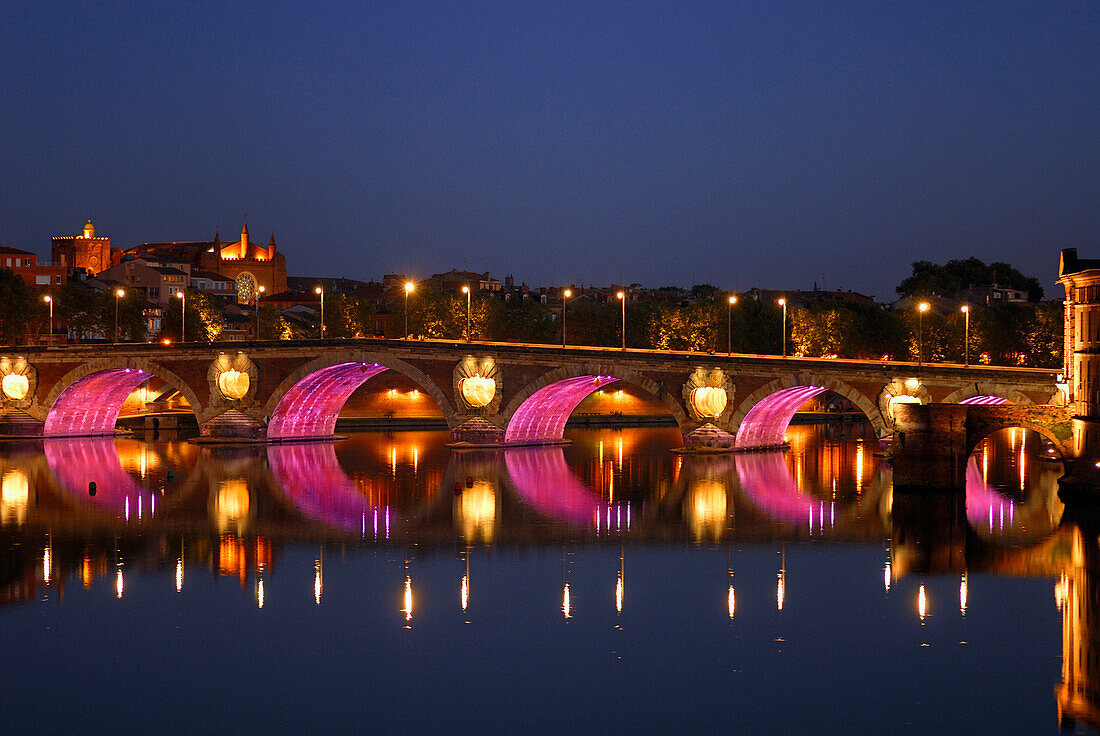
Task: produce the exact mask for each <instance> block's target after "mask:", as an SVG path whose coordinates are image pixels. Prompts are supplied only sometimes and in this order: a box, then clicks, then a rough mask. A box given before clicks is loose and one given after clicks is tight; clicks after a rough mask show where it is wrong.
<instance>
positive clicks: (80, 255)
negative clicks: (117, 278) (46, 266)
mask: <svg viewBox="0 0 1100 736" xmlns="http://www.w3.org/2000/svg"><path fill="white" fill-rule="evenodd" d="M112 257H113V256H112V253H111V239H110V238H108V237H103V236H97V235H96V233H95V225H93V224H92V221H91V220H88V222H87V224H86V225H84V234H83V235H64V236H60V237H56V238H52V239H51V244H50V260H51V261H52V262H53V265H54V266H62V267H67V268H79V269H83V270H85V271H87V272H88V273H90V274H92V275H95V274H98V273H100V272H101V271H105V270H107V269H108V268H110V267H111V265H112V263H114V261H112Z"/></svg>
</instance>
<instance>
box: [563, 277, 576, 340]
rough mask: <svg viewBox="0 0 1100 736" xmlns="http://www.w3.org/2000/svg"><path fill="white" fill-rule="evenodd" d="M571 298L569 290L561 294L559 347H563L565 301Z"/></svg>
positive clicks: (571, 293)
mask: <svg viewBox="0 0 1100 736" xmlns="http://www.w3.org/2000/svg"><path fill="white" fill-rule="evenodd" d="M571 296H573V292H572V290H570V289H566V290H564V291H563V292H562V293H561V346H562V347H563V348H564V347H565V301H566V299H568V298H569V297H571Z"/></svg>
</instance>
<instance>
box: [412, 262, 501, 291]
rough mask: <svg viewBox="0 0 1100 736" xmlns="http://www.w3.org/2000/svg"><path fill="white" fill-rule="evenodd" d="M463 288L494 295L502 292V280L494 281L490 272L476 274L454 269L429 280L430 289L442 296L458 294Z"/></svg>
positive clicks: (435, 275)
mask: <svg viewBox="0 0 1100 736" xmlns="http://www.w3.org/2000/svg"><path fill="white" fill-rule="evenodd" d="M463 286H469V287H470V289H471V290H472V291H488V292H489V293H493V292H497V291H500V290H501V287H502V284H501V283H500V279H494V278H493V277H492V276H490V275H489V272H488V271H486V272H485V273H476V272H474V271H458V270H455V269H453V268H452V269H451V270H450V271H448V272H447V273H437V274H434V275H432V276H431V277H429V278H428V288H429V289H431V290H432V291H438V292H440V293H442V294H457V293H459V292H461V291H462V287H463Z"/></svg>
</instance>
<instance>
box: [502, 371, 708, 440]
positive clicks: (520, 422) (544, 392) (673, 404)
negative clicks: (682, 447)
mask: <svg viewBox="0 0 1100 736" xmlns="http://www.w3.org/2000/svg"><path fill="white" fill-rule="evenodd" d="M620 380H621V381H626V382H627V383H631V384H634V385H635V386H639V387H640V388H642V389H643V390H645V391H647V392H648V393H650V394H651V395H653V396H655V397H657V398H659V399H660V400H661V401H662V402H664V404H665V405H666V406H667V407H668V409H669V412H670V413H671V414H672V416H673V417H675V419H676V423H677V424H678V425H679V426H680V428H681V430H684V429H685V427H687V425H689V424H690V420H689V419H688V416H687V414H686V413H685V412H684V409H683V407H682V406H680V404H679V403H678V402H677V401H676V399H675V398H674V397H672V396H670V395H669V394H668V392H666V391H664V390H663V389H662V388H661V387H660V386H659V385H658V384H657V383H656V382H655V381H653V380H651V379H649V378H646V377H645V376H643V375H641V374H640V373H637V372H635V371H632V370H627V369H621V368H618V367H616V366H613V365H603V364H599V365H576V366H564V367H562V368H558V369H556V370H553V371H550V372H549V373H547V374H545V375H544V376H542V377H540V378H538V379H536V380H534V381H532V382H531V383H530V384H528V385H527V386H525V387H524V388H523V390H522V391H520V392H519V393H517V394H516V395H515V397H513V398H512V401H511V402H510V403H509V405H508V408H507V409H506V410H505V411H504V416H505V417H507V422H508V427H507V429H506V430H505V434H504V440H505V442H508V443H511V444H538V443H542V442H548V441H549V442H552V441H555V440H561V439H562V433H563V432H564V430H565V423H566V422H567V421H568V420H569V415H570V414H572V412H573V410H574V409H576V408H577V405H578V404H580V403H581V401H583V400H584V399H585V397H587V396H588V395H589V394H591V393H593V392H594V391H596V390H598V389H600V388H602V387H603V386H606V385H608V384H610V383H613V382H615V381H620Z"/></svg>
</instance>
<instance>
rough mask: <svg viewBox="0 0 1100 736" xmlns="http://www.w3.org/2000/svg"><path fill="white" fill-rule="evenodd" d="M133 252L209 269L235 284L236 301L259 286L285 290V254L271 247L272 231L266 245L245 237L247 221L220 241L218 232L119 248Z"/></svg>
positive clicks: (252, 296)
mask: <svg viewBox="0 0 1100 736" xmlns="http://www.w3.org/2000/svg"><path fill="white" fill-rule="evenodd" d="M126 256H133V257H134V258H141V259H143V260H146V261H155V262H158V263H164V264H166V265H167V264H181V265H186V266H189V267H190V269H189V270H200V271H212V272H214V273H217V274H219V275H221V276H224V277H226V278H227V279H232V280H233V281H235V282H236V284H237V301H238V302H240V303H242V304H248V303H251V302H252V301H253V299H255V297H256V293H257V290H258V289H259V288H260V287H261V286H262V287H263V289H264V291H265V292H266V293H268V294H278V293H280V292H283V291H286V288H287V286H286V257H285V256H283V254H282V253H279V252H278V251H277V250H276V247H275V235H274V234H272V236H271V240H269V241H268V243H267V246H263V245H260V244H259V243H256V242H253V241H252V240H250V239H249V237H248V223H247V222H246V223H245V224H244V226H243V227H242V228H241V237H240V239H238V240H235V241H223V240H222V239H221V236H220V235H218V234H215V235H214V239H213V240H203V241H196V240H191V241H179V242H170V243H142V244H141V245H139V246H137V247H136V248H129V249H127V250H125V251H123V257H126Z"/></svg>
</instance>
